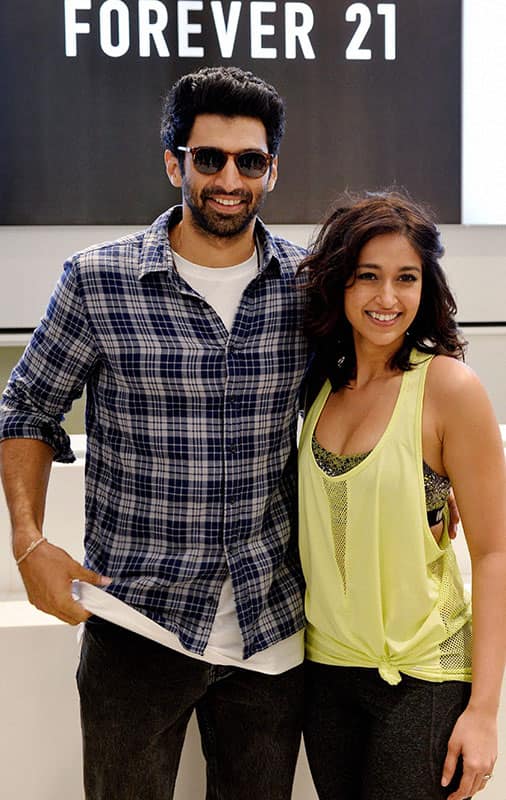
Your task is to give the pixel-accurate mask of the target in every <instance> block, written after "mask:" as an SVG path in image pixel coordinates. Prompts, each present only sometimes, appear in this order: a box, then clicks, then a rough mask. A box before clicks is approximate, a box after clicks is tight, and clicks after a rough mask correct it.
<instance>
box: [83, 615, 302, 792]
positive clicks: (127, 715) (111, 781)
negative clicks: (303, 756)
mask: <svg viewBox="0 0 506 800" xmlns="http://www.w3.org/2000/svg"><path fill="white" fill-rule="evenodd" d="M77 684H78V688H79V694H80V699H81V723H82V732H83V754H84V784H85V792H86V798H87V800H170V798H172V797H173V792H174V785H175V781H176V775H177V769H178V765H179V758H180V754H181V750H182V746H183V742H184V737H185V732H186V727H187V724H188V721H189V719H190V716H191V714H192V711H193V710H194V709H196V712H197V718H198V724H199V728H200V734H201V740H202V749H203V751H204V755H205V758H206V762H207V795H206V798H207V800H289V798H290V796H291V790H292V783H293V777H294V772H295V766H296V762H297V755H298V751H299V744H300V734H301V725H302V688H303V668H302V666H300V667H296V668H295V669H291V670H289V671H287V672H285V673H282V674H281V675H274V676H272V675H263V674H261V673H257V672H251V671H248V670H244V669H235V668H228V667H221V666H219V667H215V666H212V665H209V664H206V663H204V662H201V661H198V660H196V659H193V658H190V657H188V656H185V655H182V654H180V653H177V652H175V651H173V650H170V649H169V648H167V647H163V646H162V645H159V644H157V643H156V642H152V641H150V640H148V639H145V638H144V637H141V636H138V635H137V634H135V633H132V632H130V631H127V630H124V629H123V628H120V627H117V626H116V625H113V624H111V623H109V622H105V621H104V620H101V619H98V618H97V617H92V618H91V619H90V620H89V621H88V622H87V623H86V628H85V633H84V639H83V643H82V649H81V660H80V664H79V668H78V671H77ZM195 800H198V798H195Z"/></svg>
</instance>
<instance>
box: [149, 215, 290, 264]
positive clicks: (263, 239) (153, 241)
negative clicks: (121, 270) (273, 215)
mask: <svg viewBox="0 0 506 800" xmlns="http://www.w3.org/2000/svg"><path fill="white" fill-rule="evenodd" d="M182 215H183V207H182V206H180V205H178V206H172V208H169V209H168V211H164V212H163V214H160V216H159V217H157V219H155V221H154V222H153V224H152V225H151V226H150V227H149V228H147V229H146V231H145V233H144V239H143V243H142V250H141V257H140V264H139V271H138V275H139V278H143V277H144V276H145V275H148V274H149V273H151V272H169V273H172V275H174V276H177V270H176V267H175V264H174V260H173V258H172V250H171V247H170V241H169V236H168V232H169V230H170V229H171V228H173V227H174V225H177V223H178V222H180V220H181V218H182ZM255 238H256V242H257V246H258V250H259V256H260V272H264V271H265V270H267V269H270V270H273V271H275V272H276V274H278V275H279V274H280V273H282V272H283V266H282V264H281V263H280V261H279V259H278V257H277V255H276V249H275V246H274V239H273V236H272V234H271V233H270V232H269V230H268V229H267V228H266V226H265V225H264V223H263V222H262V221H261V220H260V219H257V221H256V223H255Z"/></svg>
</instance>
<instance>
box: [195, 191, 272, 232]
mask: <svg viewBox="0 0 506 800" xmlns="http://www.w3.org/2000/svg"><path fill="white" fill-rule="evenodd" d="M266 194H267V190H266V189H264V190H263V191H262V192H261V193H259V194H258V195H257V196H256V197H255V196H254V195H253V193H252V192H247V191H240V190H235V191H233V192H226V191H224V190H223V189H221V188H220V187H218V186H216V187H213V188H208V189H203V190H202V191H201V192H200V194H197V192H196V191H194V190H193V189H192V186H191V184H190V183H189V181H187V180H185V179H183V197H184V200H185V203H186V205H187V206H188V208H189V209H190V212H191V215H192V221H193V224H194V225H195V226H196V227H197V228H199V230H201V231H204V232H205V233H208V234H210V235H211V236H219V237H233V236H238V235H239V234H241V233H242V232H243V231H245V230H246V228H247V227H248V226H249V225H250V223H251V222H252V220H253V219H254V218H255V217H256V216H257V214H258V212H259V210H260V208H261V206H262V204H263V202H264V200H265V196H266ZM214 195H222V196H225V197H230V198H232V197H240V198H241V200H244V201H245V202H244V205H243V206H242V210H241V212H238V213H236V214H227V213H226V212H224V213H223V214H220V212H219V211H217V210H215V209H214V208H209V205H208V204H207V202H206V200H207V198H208V197H213V196H214Z"/></svg>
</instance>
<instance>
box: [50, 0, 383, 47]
mask: <svg viewBox="0 0 506 800" xmlns="http://www.w3.org/2000/svg"><path fill="white" fill-rule="evenodd" d="M209 5H210V10H211V15H212V21H213V28H214V29H213V31H205V30H204V25H203V21H202V12H203V11H204V2H203V0H178V2H177V17H176V27H177V51H176V53H175V54H174V55H176V56H177V57H178V58H205V57H206V50H205V46H204V41H205V39H206V37H208V36H215V37H216V40H217V43H218V46H219V50H220V53H221V56H222V57H223V58H233V57H234V55H237V50H236V39H237V30H238V27H239V22H240V21H241V18H242V17H244V16H245V15H248V17H249V31H250V57H251V58H252V59H264V58H267V59H275V58H279V57H281V56H283V57H284V58H286V59H295V58H297V54H300V55H301V56H302V58H304V59H314V58H316V53H315V50H314V46H313V43H312V41H311V32H312V30H313V27H314V22H315V16H314V10H313V8H312V6H310V5H309V4H308V3H301V2H286V3H284V4H283V10H284V14H283V28H284V30H283V38H284V48H283V52H282V53H279V52H278V48H277V47H275V46H273V44H272V38H273V37H274V36H275V35H276V33H277V30H276V25H275V22H274V17H273V15H274V14H275V13H276V12H277V11H278V4H277V3H276V2H266V1H263V2H251V3H243V2H240V1H239V0H235V1H234V2H231V3H225V4H224V3H223V2H221V0H215V2H211V3H210V4H209ZM224 6H228V9H227V10H226V9H225V7H224ZM395 6H396V4H395V3H378V4H377V6H376V9H375V12H376V14H377V15H378V16H382V17H383V19H384V26H385V48H384V55H385V59H388V60H393V59H395V41H396V32H395V16H396V14H395V12H396V8H395ZM91 10H92V0H65V55H66V56H68V57H69V58H75V57H77V56H78V52H79V47H78V43H79V39H80V37H83V36H93V35H96V34H98V43H99V46H100V48H101V50H102V52H103V53H105V55H107V56H109V57H110V58H121V56H124V55H126V54H127V53H129V52H132V50H135V49H136V50H137V52H138V55H139V56H140V57H141V58H150V57H151V56H152V55H155V56H159V57H160V58H170V57H171V52H170V49H169V45H168V43H167V38H166V31H167V29H168V27H169V14H168V10H167V5H166V3H165V2H162V0H139V2H138V5H137V8H136V10H135V11H132V10H131V9H130V7H129V6H128V5H127V3H126V2H124V1H123V0H104V2H102V3H101V4H100V5H99V13H98V31H94V30H92V23H91V21H90V19H89V16H87V15H86V14H85V13H84V12H86V11H91ZM131 14H134V15H135V16H136V20H135V22H136V27H137V32H138V35H137V37H136V41H135V42H133V41H132V35H131V28H132V24H131V23H132V21H131ZM344 19H345V21H346V22H349V23H353V22H356V23H357V25H356V29H355V30H354V31H353V33H352V36H351V38H350V41H349V44H348V46H347V48H346V55H345V57H346V59H347V60H355V59H356V60H368V59H370V58H371V51H370V49H369V48H364V47H362V42H363V40H364V39H365V37H366V35H367V33H368V31H369V28H370V26H371V22H372V12H371V10H370V8H369V6H368V5H367V4H366V3H350V4H348V5H347V6H346V7H345V10H344Z"/></svg>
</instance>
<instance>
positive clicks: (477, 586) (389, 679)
mask: <svg viewBox="0 0 506 800" xmlns="http://www.w3.org/2000/svg"><path fill="white" fill-rule="evenodd" d="M442 253H443V249H442V246H441V244H440V239H439V233H438V230H437V228H436V227H435V225H434V224H433V222H432V221H431V219H430V217H429V216H428V215H427V214H426V212H425V211H424V210H423V209H421V208H420V207H418V206H417V205H415V204H414V203H413V202H411V201H410V200H408V199H406V198H404V197H402V196H401V195H398V194H393V193H387V194H381V195H368V196H366V197H364V198H362V199H361V200H358V201H357V202H355V203H354V204H353V205H352V206H351V207H350V208H347V209H337V210H335V211H334V212H333V213H332V214H331V215H330V216H329V218H328V219H327V220H326V222H325V223H324V225H323V227H322V229H321V232H320V234H319V236H318V238H317V240H316V243H315V246H314V248H313V250H312V253H311V254H310V255H309V256H308V257H307V258H306V260H305V262H304V263H303V265H302V267H301V268H302V269H303V270H305V271H306V274H307V278H308V290H309V302H308V312H307V320H306V331H307V334H308V336H309V338H310V340H311V342H312V345H313V350H314V353H315V360H314V365H313V371H314V372H315V374H316V375H317V377H319V378H320V385H321V382H322V381H324V383H323V387H322V388H321V390H320V392H319V394H318V396H317V397H316V399H315V400H314V402H313V404H312V405H311V408H310V410H309V411H308V413H307V415H306V419H305V422H304V428H303V431H302V436H301V442H300V454H299V460H300V550H301V558H302V564H303V569H304V573H305V578H306V583H307V593H306V614H307V619H308V628H307V647H306V652H307V662H306V663H307V672H306V677H307V711H306V719H305V731H304V736H305V744H306V750H307V755H308V760H309V764H310V768H311V772H312V775H313V779H314V782H315V786H316V789H317V792H318V796H319V798H320V800H387V798H388V800H408V798H409V800H439V798H447V797H449V798H451V800H463V798H467V797H470V796H472V795H473V794H474V793H475V792H477V791H478V790H480V789H483V788H484V787H485V786H486V783H487V780H488V779H489V778H490V777H491V775H492V771H493V767H494V762H495V759H496V747H497V735H496V715H497V708H498V702H499V695H500V687H501V679H502V675H503V670H504V662H505V651H506V635H505V631H506V625H505V620H506V490H505V483H506V481H505V479H506V469H505V462H504V454H503V448H502V442H501V439H500V435H499V429H498V425H497V422H496V420H495V418H494V413H493V411H492V408H491V404H490V402H489V400H488V398H487V395H486V393H485V391H484V389H483V387H482V385H481V384H480V382H479V380H478V379H477V377H476V375H474V373H473V372H472V371H471V370H470V369H469V368H467V367H466V366H465V365H464V364H463V363H462V357H463V345H464V342H463V340H462V339H461V338H460V335H459V332H458V329H457V327H456V323H455V319H454V315H455V312H456V308H455V303H454V300H453V297H452V295H451V293H450V290H449V288H448V285H447V283H446V279H445V276H444V274H443V271H442V269H441V267H440V265H439V263H438V259H439V258H440V257H441V255H442ZM450 488H453V491H454V493H455V496H456V500H457V504H458V507H459V510H460V514H461V518H462V522H463V527H464V530H465V535H466V539H467V543H468V547H469V551H470V555H471V561H472V573H473V581H472V583H473V598H472V599H473V634H472V635H471V621H470V605H469V603H468V600H467V598H466V595H465V592H464V589H463V585H462V580H461V577H460V574H459V572H458V568H457V565H456V560H455V556H454V554H453V550H452V547H451V543H450V540H449V537H448V507H447V498H448V493H449V492H450ZM471 664H472V684H471Z"/></svg>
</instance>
